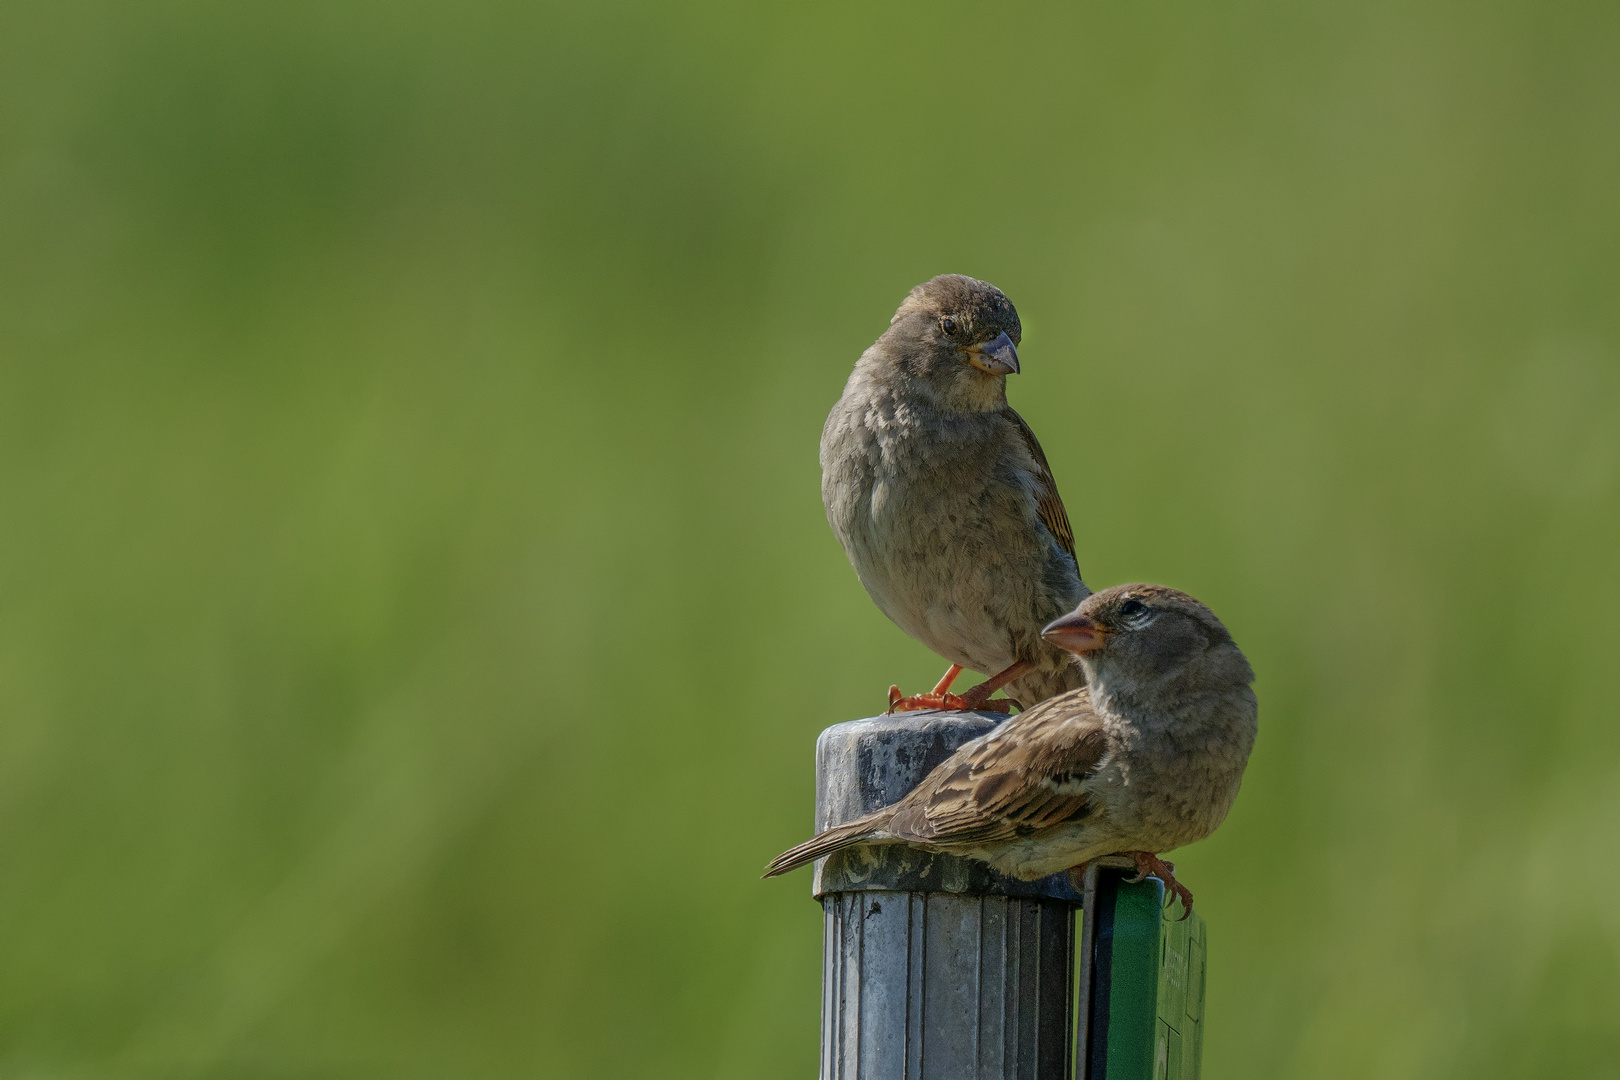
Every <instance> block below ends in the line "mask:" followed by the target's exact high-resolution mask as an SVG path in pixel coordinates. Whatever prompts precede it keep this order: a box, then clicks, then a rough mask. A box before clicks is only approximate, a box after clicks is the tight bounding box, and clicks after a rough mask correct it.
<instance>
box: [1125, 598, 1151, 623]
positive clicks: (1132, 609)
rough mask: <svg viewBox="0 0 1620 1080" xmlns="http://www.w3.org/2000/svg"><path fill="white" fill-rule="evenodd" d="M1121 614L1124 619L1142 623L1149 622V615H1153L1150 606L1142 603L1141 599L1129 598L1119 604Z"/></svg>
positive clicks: (1129, 621)
mask: <svg viewBox="0 0 1620 1080" xmlns="http://www.w3.org/2000/svg"><path fill="white" fill-rule="evenodd" d="M1119 615H1120V618H1122V619H1124V620H1125V621H1126V622H1128V623H1132V624H1135V625H1141V624H1142V623H1145V622H1147V620H1148V617H1150V616H1151V615H1152V612H1150V611H1149V610H1148V606H1147V605H1146V604H1144V603H1142V601H1140V600H1127V601H1125V602H1124V603H1123V604H1121V605H1119Z"/></svg>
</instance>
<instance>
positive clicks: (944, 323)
mask: <svg viewBox="0 0 1620 1080" xmlns="http://www.w3.org/2000/svg"><path fill="white" fill-rule="evenodd" d="M939 328H940V329H941V330H943V331H945V332H946V333H947V334H955V333H956V320H955V319H953V318H951V317H950V316H949V315H947V316H945V317H944V318H943V319H941V320H939Z"/></svg>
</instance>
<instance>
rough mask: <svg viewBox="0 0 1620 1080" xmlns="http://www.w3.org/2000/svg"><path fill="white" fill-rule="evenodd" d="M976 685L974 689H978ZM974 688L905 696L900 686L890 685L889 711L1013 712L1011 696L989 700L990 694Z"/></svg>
mask: <svg viewBox="0 0 1620 1080" xmlns="http://www.w3.org/2000/svg"><path fill="white" fill-rule="evenodd" d="M977 689H978V687H977V686H975V687H974V688H973V690H977ZM973 690H969V691H968V692H967V693H965V694H953V693H951V692H950V691H948V690H947V691H945V692H944V693H939V692H938V691H930V692H929V693H926V694H913V695H912V696H911V697H904V696H902V695H901V693H900V688H899V687H898V686H891V687H889V712H892V713H894V712H917V711H919V710H922V709H939V710H941V711H944V712H972V711H973V710H975V709H983V710H985V711H986V712H999V713H1008V712H1012V707H1013V703H1012V700H1011V699H1010V698H998V699H996V700H995V701H989V700H987V699H988V698H989V697H990V695H989V694H984V695H982V696H981V695H975V694H974V693H973Z"/></svg>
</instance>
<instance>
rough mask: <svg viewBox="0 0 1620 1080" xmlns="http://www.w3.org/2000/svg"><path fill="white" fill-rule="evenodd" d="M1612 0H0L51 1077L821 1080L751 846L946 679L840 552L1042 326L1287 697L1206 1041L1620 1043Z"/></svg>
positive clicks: (19, 493) (21, 557)
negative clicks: (870, 412) (858, 379)
mask: <svg viewBox="0 0 1620 1080" xmlns="http://www.w3.org/2000/svg"><path fill="white" fill-rule="evenodd" d="M1617 48H1620V6H1616V5H1615V4H1613V3H1602V2H1589V3H1561V2H1556V0H1555V2H1551V3H1531V2H1528V0H1522V2H1515V3H1473V4H1442V3H1431V4H1417V5H1410V4H1387V3H1386V4H1373V5H1345V4H1341V3H1308V4H1303V5H1302V4H1286V3H1270V4H1237V5H1231V4H1200V3H1171V4H1168V5H1167V4H1101V3H1087V4H1079V5H1075V4H1051V5H1044V6H1041V5H1035V6H1031V5H1017V6H1008V5H1000V6H995V5H983V6H975V7H965V6H957V5H952V4H940V3H932V4H926V5H912V6H909V7H902V6H899V5H871V4H852V5H844V6H834V7H828V6H827V5H783V4H777V5H760V4H741V3H736V4H729V5H720V4H708V5H701V6H697V5H663V6H658V7H651V6H648V7H641V6H633V5H627V4H616V3H602V4H570V5H564V6H550V5H545V4H537V3H500V2H481V0H469V2H464V3H458V4H437V5H424V4H414V5H413V4H409V3H387V4H384V3H376V2H371V3H362V2H338V3H313V2H308V3H264V4H216V3H199V2H188V0H174V2H159V3H119V4H114V3H102V4H97V3H84V2H79V0H52V2H50V3H38V2H32V0H29V2H18V3H9V4H5V5H0V1076H4V1077H76V1078H87V1080H97V1078H103V1077H106V1078H114V1077H116V1078H124V1077H143V1076H150V1077H165V1078H167V1077H216V1076H217V1077H227V1076H229V1077H262V1078H279V1077H288V1078H291V1077H300V1078H303V1077H345V1078H346V1077H389V1078H391V1080H392V1078H399V1077H424V1078H428V1077H431V1078H438V1077H445V1076H458V1077H489V1078H500V1077H535V1076H545V1077H559V1078H571V1077H601V1078H620V1077H639V1076H645V1077H694V1078H705V1080H708V1078H724V1077H760V1076H804V1075H808V1074H809V1073H810V1072H811V1071H812V1070H813V1068H814V1063H815V1054H816V1036H815V1030H816V1023H817V1009H818V1000H819V996H818V990H817V978H818V971H819V944H818V939H819V934H820V929H821V922H820V918H819V915H818V913H817V911H816V909H815V906H814V904H813V903H812V902H811V900H810V899H809V897H808V896H807V889H808V880H807V878H805V877H802V876H801V877H796V878H792V879H789V880H786V881H772V882H760V881H758V880H756V878H757V873H758V871H759V868H760V867H761V865H762V864H763V863H764V861H765V860H766V859H767V858H768V857H769V856H771V855H773V854H775V853H776V852H777V851H778V850H780V849H781V848H783V847H786V846H787V845H789V844H790V843H793V842H796V841H798V840H801V839H803V838H804V837H805V835H806V834H807V830H808V828H809V826H810V804H811V794H812V793H811V764H812V762H811V748H812V742H813V739H814V736H815V734H816V732H817V731H818V730H819V729H821V728H822V727H823V726H825V725H827V724H829V723H833V722H836V721H839V720H844V719H849V718H852V717H856V716H860V715H866V714H869V713H871V712H873V711H875V710H876V709H877V708H879V707H880V705H881V703H882V701H883V691H884V689H885V688H886V687H887V686H888V684H889V683H890V682H891V681H895V682H899V683H900V684H901V685H902V686H905V687H907V688H908V689H909V688H920V687H923V686H925V684H929V683H931V682H932V680H933V679H934V678H935V677H937V675H938V674H939V671H940V669H941V667H942V666H943V665H942V662H941V661H939V660H938V659H936V658H935V657H933V656H932V655H930V654H929V653H928V652H927V651H926V650H924V649H923V648H922V647H921V646H920V645H917V644H915V643H913V642H911V641H910V640H908V639H906V638H905V637H903V636H902V635H901V634H900V632H899V631H898V630H896V629H894V628H893V627H892V626H890V625H889V624H888V623H887V622H885V621H884V619H883V618H882V616H881V615H880V614H879V613H878V612H877V611H876V610H875V609H874V608H873V606H872V605H871V603H870V602H869V601H868V600H867V598H866V597H865V595H864V594H863V593H862V592H861V590H860V587H859V586H858V584H857V583H856V581H855V579H854V575H853V574H852V573H851V572H850V570H849V567H848V566H847V565H846V563H845V561H844V557H843V555H842V553H841V552H840V551H839V549H838V547H837V545H836V544H835V542H834V541H833V539H832V537H831V536H830V534H829V533H828V531H827V529H826V526H825V524H824V522H823V520H822V514H821V507H820V501H819V495H818V473H817V466H816V440H817V436H818V434H819V431H820V426H821V421H822V418H823V416H824V415H825V412H826V410H827V408H828V407H829V406H830V404H831V403H832V401H833V400H834V398H836V396H837V395H838V393H839V390H840V388H841V386H842V383H843V380H844V378H845V376H846V373H847V371H848V368H849V366H850V365H851V363H852V362H853V361H854V359H855V357H856V356H857V355H858V353H859V352H860V350H861V349H862V348H863V347H864V346H865V345H866V344H867V343H869V342H870V340H871V339H872V338H873V337H875V336H876V335H877V334H878V333H879V332H880V331H881V330H882V328H883V327H884V325H885V324H886V320H887V319H888V316H889V314H890V313H891V312H892V310H893V308H894V306H895V304H896V303H898V301H899V300H900V298H901V297H902V296H903V295H904V293H905V291H906V289H907V288H909V287H910V286H911V285H913V284H914V283H916V282H918V281H920V280H922V279H924V278H927V277H929V276H930V275H932V274H935V273H939V272H942V271H959V272H965V273H970V274H974V275H977V276H981V277H984V278H988V279H989V280H991V281H994V282H996V283H997V284H999V285H1001V286H1002V287H1003V288H1004V289H1005V290H1006V291H1007V292H1008V294H1009V295H1010V296H1011V297H1012V298H1013V300H1014V301H1015V302H1016V303H1017V304H1018V306H1019V310H1020V313H1021V314H1022V316H1023V318H1024V324H1025V326H1026V328H1027V329H1026V335H1025V341H1024V346H1023V349H1022V356H1023V360H1024V374H1023V375H1021V376H1020V377H1018V378H1017V379H1015V380H1013V381H1012V386H1011V394H1012V397H1013V400H1014V403H1015V405H1017V406H1018V407H1019V408H1020V409H1021V410H1022V411H1023V412H1024V414H1025V416H1026V417H1028V418H1029V420H1030V421H1031V423H1032V424H1033V426H1034V427H1035V429H1036V430H1037V431H1038V432H1039V433H1040V435H1041V438H1042V440H1043V442H1044V443H1045V446H1046V449H1047V452H1048V454H1049V456H1050V458H1051V460H1052V463H1053V467H1054V470H1055V472H1056V475H1057V477H1058V481H1059V483H1060V486H1061V487H1062V490H1063V492H1064V495H1065V497H1066V499H1067V502H1068V506H1069V512H1070V515H1071V517H1073V519H1074V522H1075V531H1076V533H1077V534H1078V537H1079V543H1078V546H1079V551H1080V560H1081V567H1082V569H1083V570H1084V571H1085V574H1086V577H1087V579H1088V580H1089V581H1090V582H1091V583H1092V584H1093V585H1094V586H1101V585H1105V584H1110V583H1115V582H1120V581H1125V580H1139V579H1150V580H1158V581H1164V582H1168V583H1171V584H1174V585H1177V586H1180V587H1183V588H1186V589H1188V590H1190V591H1192V592H1194V593H1195V594H1197V595H1198V596H1200V597H1202V598H1204V599H1206V600H1207V601H1208V602H1209V603H1210V604H1211V605H1212V606H1213V607H1214V608H1215V609H1216V610H1217V611H1218V612H1219V613H1220V614H1221V615H1222V616H1223V618H1225V619H1226V621H1227V622H1228V624H1229V625H1230V626H1231V627H1232V628H1233V630H1234V632H1235V633H1236V635H1237V637H1238V640H1239V641H1240V642H1241V643H1242V644H1243V645H1244V646H1245V647H1246V649H1247V650H1248V652H1249V655H1250V657H1251V658H1252V659H1253V661H1254V665H1255V667H1256V668H1257V669H1258V670H1259V672H1260V682H1259V685H1258V688H1259V691H1260V695H1261V702H1262V710H1261V717H1262V730H1261V738H1260V743H1259V746H1258V749H1257V751H1256V754H1255V757H1254V760H1253V763H1252V765H1251V767H1250V771H1249V778H1248V784H1247V786H1246V788H1245V790H1244V793H1243V796H1242V798H1240V799H1239V802H1238V806H1237V808H1236V810H1235V812H1234V813H1233V815H1232V817H1231V819H1230V820H1229V821H1228V823H1227V825H1226V826H1225V827H1224V829H1223V830H1222V831H1221V832H1220V833H1219V834H1218V835H1217V836H1216V837H1215V838H1213V839H1212V840H1210V841H1209V842H1207V843H1204V844H1201V845H1198V846H1196V847H1194V848H1191V849H1189V850H1187V851H1185V852H1184V853H1182V854H1181V855H1178V856H1177V858H1178V861H1179V862H1180V863H1181V864H1182V865H1183V866H1184V868H1185V870H1186V874H1185V877H1186V880H1187V881H1189V882H1190V883H1191V885H1192V887H1193V888H1194V889H1195V890H1196V891H1197V892H1198V895H1199V900H1200V906H1201V909H1202V910H1203V912H1204V914H1205V915H1206V917H1207V918H1208V919H1209V922H1210V925H1211V940H1212V960H1211V962H1212V967H1211V973H1210V986H1209V1027H1208V1030H1209V1035H1208V1043H1207V1053H1206V1060H1207V1066H1206V1068H1207V1073H1206V1075H1207V1076H1208V1077H1209V1078H1210V1080H1226V1078H1237V1077H1271V1076H1275V1077H1312V1078H1314V1077H1346V1078H1348V1077H1355V1078H1364V1077H1402V1078H1404V1077H1413V1078H1416V1077H1423V1078H1432V1077H1459V1078H1460V1077H1467V1078H1470V1080H1476V1078H1495V1077H1502V1078H1508V1077H1542V1076H1552V1075H1567V1076H1576V1075H1586V1076H1590V1075H1598V1074H1599V1073H1601V1072H1602V1071H1604V1070H1606V1069H1608V1068H1611V1067H1612V1065H1613V1062H1614V1061H1615V1060H1616V1058H1617V1056H1620V1006H1617V1003H1620V915H1617V914H1616V909H1615V905H1614V903H1613V902H1612V898H1613V896H1614V895H1615V894H1616V892H1617V891H1620V866H1617V864H1616V861H1615V859H1614V858H1613V857H1612V855H1613V851H1614V846H1615V837H1616V835H1617V834H1620V723H1617V722H1616V721H1617V714H1620V690H1617V680H1616V661H1615V657H1616V655H1617V653H1620V301H1617V296H1620V199H1617V192H1620V65H1617V64H1616V63H1615V56H1616V50H1617Z"/></svg>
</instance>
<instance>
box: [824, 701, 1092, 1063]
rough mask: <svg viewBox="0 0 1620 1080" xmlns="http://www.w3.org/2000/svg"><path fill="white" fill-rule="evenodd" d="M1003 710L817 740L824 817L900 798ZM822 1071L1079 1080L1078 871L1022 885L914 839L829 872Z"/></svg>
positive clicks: (888, 723) (848, 857) (907, 718)
mask: <svg viewBox="0 0 1620 1080" xmlns="http://www.w3.org/2000/svg"><path fill="white" fill-rule="evenodd" d="M1002 719H1003V717H1001V716H1000V715H998V714H995V713H935V712H926V713H900V714H896V715H892V716H880V717H875V718H873V719H870V720H856V721H853V722H851V723H847V724H838V725H836V726H834V727H830V728H828V729H827V730H826V731H824V732H822V733H821V738H820V739H819V740H818V741H817V744H816V826H817V828H818V829H824V828H827V827H828V826H831V825H837V824H840V823H842V822H845V821H848V820H850V819H852V818H855V817H858V816H860V815H861V814H865V813H869V812H871V811H873V810H876V809H878V808H880V807H883V806H887V805H888V804H889V803H892V802H894V801H896V800H897V799H899V798H900V797H901V796H903V795H905V794H906V792H908V791H910V790H911V789H912V788H913V787H915V786H916V785H917V784H918V782H919V781H921V780H922V778H923V777H924V776H926V775H927V774H928V772H929V770H930V769H932V768H933V767H934V766H935V765H938V764H939V763H940V762H941V761H944V760H945V758H946V757H948V756H949V755H950V753H951V752H952V751H953V750H955V749H956V748H957V747H958V746H961V745H962V744H963V743H965V742H967V741H968V740H969V739H972V738H975V737H977V736H979V735H982V734H984V733H985V732H987V731H989V730H990V729H992V728H993V727H995V725H996V724H997V723H999V722H1000V721H1001V720H1002ZM813 889H814V892H815V895H816V897H817V898H818V899H819V900H820V901H821V903H822V908H823V910H824V912H825V930H824V939H823V965H822V1006H821V1076H822V1080H1015V1078H1016V1080H1065V1078H1067V1077H1068V1076H1069V1070H1070V1046H1071V1043H1072V1025H1073V1017H1074V1001H1073V988H1074V958H1075V947H1074V946H1075V935H1074V928H1075V922H1076V920H1075V910H1076V908H1078V907H1079V905H1080V903H1081V896H1080V894H1079V892H1077V891H1076V890H1075V888H1074V887H1073V885H1072V884H1071V883H1070V881H1069V879H1068V877H1067V875H1064V874H1058V875H1055V876H1053V877H1050V878H1045V879H1043V880H1041V881H1033V882H1027V881H1017V880H1015V879H1012V878H1008V877H1004V876H1002V875H1000V874H997V873H995V872H994V871H993V870H991V869H990V868H989V867H987V866H985V865H984V864H982V863H978V862H974V861H972V860H969V859H961V858H956V857H953V856H949V855H930V854H928V853H926V852H923V851H919V850H917V849H916V848H911V847H907V846H903V845H886V846H874V847H857V848H852V849H848V850H846V851H842V852H837V853H835V854H833V855H832V856H830V857H829V858H827V859H825V860H823V861H822V862H820V863H818V864H817V865H816V871H815V879H814V884H813Z"/></svg>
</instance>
